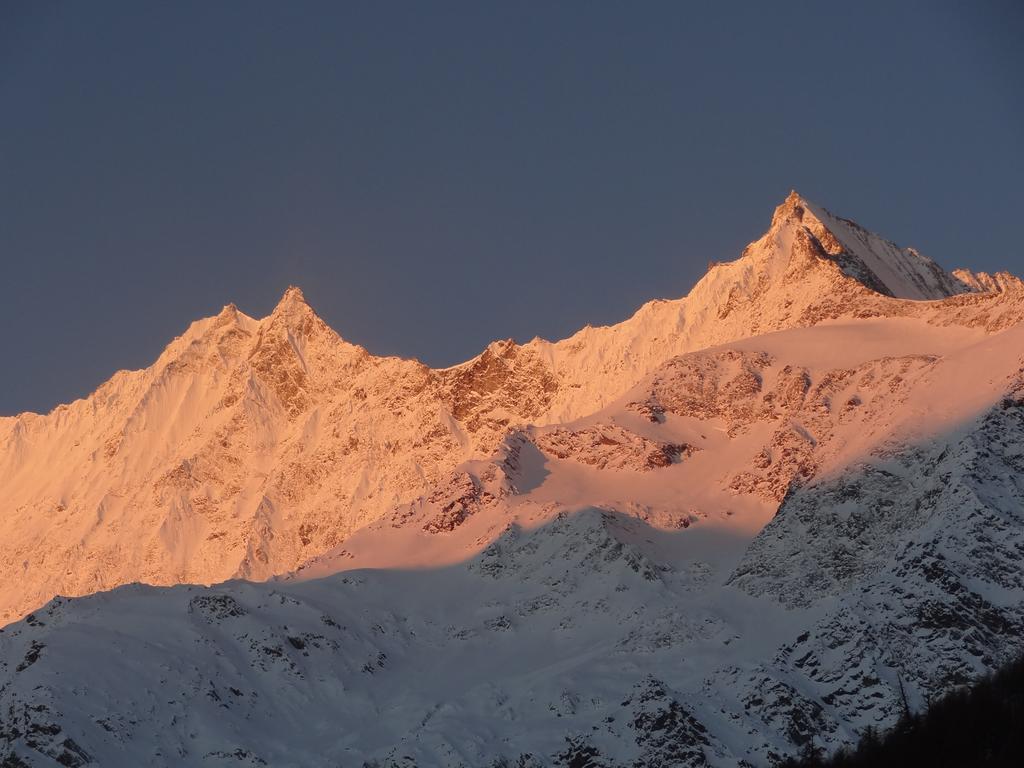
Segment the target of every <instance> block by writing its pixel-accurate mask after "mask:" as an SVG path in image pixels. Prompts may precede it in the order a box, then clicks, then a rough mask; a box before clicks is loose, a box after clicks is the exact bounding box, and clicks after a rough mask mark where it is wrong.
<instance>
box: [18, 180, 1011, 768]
mask: <svg viewBox="0 0 1024 768" xmlns="http://www.w3.org/2000/svg"><path fill="white" fill-rule="evenodd" d="M1022 299H1024V292H1022V291H1021V287H1020V284H1019V281H1017V280H1016V279H1015V278H1012V277H1011V276H1009V275H998V276H994V277H993V276H988V275H974V274H970V273H966V272H957V273H955V274H948V273H946V272H944V271H943V270H941V269H940V268H939V267H938V266H936V265H935V264H934V263H932V262H930V261H928V260H927V259H925V258H924V257H922V256H920V255H919V254H917V253H916V252H914V251H912V250H910V249H900V248H898V247H897V246H895V245H893V244H891V243H889V242H887V241H885V240H882V239H881V238H878V237H877V236H875V235H872V234H870V233H868V232H866V231H865V230H863V229H861V228H860V227H858V226H857V225H855V224H853V223H851V222H848V221H845V220H843V219H839V218H838V217H835V216H833V215H832V214H829V213H827V212H826V211H824V210H823V209H820V208H818V207H815V206H813V205H811V204H809V203H807V202H806V201H804V200H802V199H801V198H800V197H799V196H797V195H795V194H793V195H791V196H790V197H789V198H787V200H786V201H785V202H784V203H783V205H781V206H780V207H779V208H778V209H777V210H776V213H775V216H774V217H773V221H772V225H771V228H770V229H769V231H768V232H767V233H766V234H765V235H764V237H762V238H761V239H760V240H758V241H757V242H756V243H753V244H752V245H751V246H749V247H748V248H747V250H746V251H745V252H744V255H743V256H742V257H741V258H740V259H739V260H737V261H736V262H732V263H730V264H723V265H717V266H715V267H713V268H712V269H711V270H710V271H709V272H708V274H707V275H706V276H705V277H704V279H703V280H701V282H699V283H698V284H697V286H695V287H694V289H693V290H692V291H691V293H690V294H689V295H688V296H687V297H686V298H684V299H680V300H677V301H661V302H653V303H651V304H648V305H645V306H644V307H643V308H641V309H640V310H639V311H638V313H637V314H636V315H634V317H632V318H630V319H629V320H627V321H625V322H623V323H622V324H620V325H617V326H612V327H608V328H588V329H585V330H583V331H581V332H580V333H578V334H576V335H575V336H573V337H571V338H570V339H567V340H564V341H561V342H556V343H550V342H546V341H542V340H534V341H532V342H529V343H528V344H525V345H521V346H520V345H516V344H513V343H511V342H500V343H495V344H492V345H491V346H490V347H489V348H488V349H487V350H486V351H485V352H484V353H483V354H482V355H481V356H480V357H478V358H475V359H474V360H471V361H469V362H467V363H465V364H464V365H461V366H456V367H455V368H451V369H446V370H440V371H437V370H431V369H428V368H426V367H424V366H422V365H420V364H419V363H416V362H415V361H403V360H398V359H394V358H375V357H372V356H371V355H369V354H368V353H367V352H365V351H364V350H362V349H361V348H359V347H356V346H354V345H351V344H348V343H346V342H344V341H342V340H341V339H340V338H339V337H338V336H337V335H336V334H334V333H333V331H331V330H330V329H329V328H327V327H326V325H324V324H323V322H322V321H321V320H320V319H319V318H318V317H317V316H316V314H315V313H314V312H313V311H312V310H311V309H310V308H309V307H308V306H307V305H306V304H305V302H304V301H303V299H302V296H301V293H300V292H298V291H297V290H296V289H291V290H290V291H289V292H288V293H287V294H286V295H285V297H284V298H283V299H282V302H281V304H280V305H279V306H278V307H277V308H276V309H275V310H274V312H273V313H272V314H271V315H270V316H269V317H267V318H264V319H263V320H254V319H252V318H248V317H246V316H245V315H243V314H241V313H240V312H238V311H237V310H235V309H234V308H232V307H228V308H226V309H225V310H224V312H222V313H221V315H219V316H218V317H216V318H211V319H209V320H203V321H199V322H198V323H196V324H194V325H193V326H192V327H191V328H190V329H189V331H188V332H187V333H186V334H185V335H184V336H183V337H181V338H179V339H177V340H175V342H173V343H172V344H171V346H170V347H168V349H167V350H166V351H165V352H164V354H163V356H161V358H160V359H159V360H158V362H157V363H156V364H155V365H154V366H152V367H151V368H149V369H146V370H145V371H138V372H127V373H120V374H118V375H117V376H115V377H114V379H112V380H111V381H110V382H108V383H107V384H105V385H104V386H103V387H101V388H100V390H98V391H97V392H96V393H94V394H93V395H92V396H90V398H88V399H86V400H81V401H77V402H76V403H73V404H71V405H70V406H61V407H59V408H58V409H56V410H55V411H53V412H52V413H50V414H49V415H47V416H38V415H32V414H23V415H21V416H19V417H16V418H13V419H5V420H2V421H0V445H3V453H2V454H0V489H2V493H3V496H0V505H2V506H0V514H2V517H0V525H2V529H0V554H2V558H0V567H2V568H3V571H2V581H0V584H2V585H3V599H4V601H5V602H4V605H5V607H6V610H7V611H8V616H9V617H10V618H14V617H16V616H19V615H22V614H23V613H25V612H27V611H32V613H31V614H30V615H29V616H27V617H26V618H24V619H23V620H21V621H18V622H17V623H14V624H11V625H10V626H8V627H7V628H6V629H5V630H4V631H3V633H2V634H0V758H4V757H6V758H7V759H8V760H10V761H12V762H11V764H12V765H20V764H22V763H18V762H13V761H14V760H20V761H23V763H24V764H27V765H31V766H36V765H47V766H49V765H57V764H61V765H78V766H82V765H89V764H96V765H135V764H137V765H197V766H199V765H274V766H279V765H296V766H307V765H314V766H319V765H323V766H335V765H342V766H349V765H355V766H361V765H364V764H365V765H382V766H391V765H395V766H409V765H417V766H492V765H493V766H500V765H521V766H548V765H576V766H579V765H593V766H620V765H621V766H679V765H682V766H698V765H715V766H735V765H739V764H750V765H767V764H769V763H770V762H771V761H772V760H774V759H775V758H777V757H779V756H781V755H785V754H790V753H792V752H794V751H796V750H798V749H799V748H800V747H801V746H802V745H803V744H804V743H805V742H806V741H807V740H808V739H809V738H811V737H812V735H814V737H815V738H816V739H817V740H818V742H819V743H820V744H821V745H823V746H827V747H834V746H836V745H838V744H841V743H844V742H848V741H850V740H851V739H853V738H855V734H856V732H857V731H858V729H861V728H863V727H864V726H866V725H875V726H886V725H888V724H890V723H892V722H893V721H894V719H895V718H896V717H897V716H898V714H899V711H900V707H901V706H902V704H901V696H902V695H901V693H900V688H901V686H902V688H903V690H904V691H905V692H906V694H907V696H908V697H909V699H910V700H911V701H912V702H913V703H914V704H915V705H917V704H918V703H920V702H921V701H923V700H925V699H926V698H927V697H929V696H933V695H935V694H937V693H939V692H941V691H943V690H946V689H948V688H949V687H950V686H951V685H955V684H957V683H959V682H962V681H965V680H969V679H971V678H972V677H973V676H975V675H977V674H978V673H980V672H982V671H984V670H986V669H990V668H992V667H993V666H994V665H995V664H997V663H999V662H1000V661H1001V660H1003V659H1004V658H1006V657H1007V656H1008V655H1010V654H1012V653H1013V652H1014V651H1015V649H1016V645H1017V643H1018V642H1019V641H1018V638H1019V637H1020V636H1021V631H1022V630H1024V578H1022V577H1021V575H1020V574H1021V573H1024V570H1022V569H1021V565H1022V562H1021V560H1022V555H1021V553H1022V552H1024V537H1022V535H1021V534H1022V531H1024V528H1022V524H1024V519H1022V516H1021V513H1020V510H1021V509H1022V508H1024V504H1022V502H1024V493H1022V491H1024V487H1022V486H1021V485H1020V481H1019V478H1020V477H1021V476H1022V475H1021V469H1024V464H1022V461H1024V407H1022V406H1021V402H1022V397H1024V396H1022V394H1021V393H1022V392H1024V379H1022V371H1024V326H1021V325H1019V322H1020V320H1021V312H1022V307H1024V301H1022ZM274 574H281V575H280V576H279V577H278V578H276V579H274V580H272V581H269V582H264V583H253V582H251V581H238V580H236V581H230V582H227V583H224V584H219V585H217V586H214V587H202V586H187V585H181V586H175V587H170V588H155V587H143V586H138V585H135V586H127V587H123V588H120V589H116V590H113V591H111V592H104V593H102V594H95V595H92V596H90V597H85V598H81V599H72V600H68V599H66V598H58V599H56V600H54V601H52V602H50V603H49V604H48V605H46V606H45V607H43V608H38V606H39V605H40V604H42V603H43V602H45V601H46V600H47V599H48V598H49V597H50V596H51V595H52V594H54V593H55V592H57V593H65V594H68V593H75V594H79V593H87V592H96V591H97V590H100V589H103V588H106V587H111V586H115V585H118V584H122V583H125V582H129V581H138V580H144V581H149V582H152V583H155V584H170V583H175V582H201V583H211V582H217V581H222V580H224V579H227V578H232V577H242V578H249V579H252V578H266V577H269V576H271V575H274ZM15 756H16V757H15ZM503 761H504V762H503ZM588 761H589V762H588ZM744 761H745V762H744Z"/></svg>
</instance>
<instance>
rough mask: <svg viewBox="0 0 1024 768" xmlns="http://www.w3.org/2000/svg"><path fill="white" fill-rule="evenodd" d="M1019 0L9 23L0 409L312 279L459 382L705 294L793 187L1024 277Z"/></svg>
mask: <svg viewBox="0 0 1024 768" xmlns="http://www.w3.org/2000/svg"><path fill="white" fill-rule="evenodd" d="M1022 9H1024V3H1020V2H983V1H982V2H971V3H966V2H964V3H945V2H939V1H938V0H934V1H931V2H922V3H900V2H895V3H894V2H884V3H863V2H856V3H853V2H843V3H831V4H830V3H817V2H815V3H785V2H772V3H761V2H748V3H737V4H732V3H701V4H697V3H682V2H673V3H654V2H646V3H626V2H621V3H620V2H610V1H609V2H600V3H594V2H580V3H575V2H557V3H539V2H526V3H518V2H517V3H512V2H509V3H504V4H500V5H499V4H494V3H488V2H467V3H448V2H429V3H414V2H403V3H392V2H367V3H350V4H347V3H335V2H331V3H323V4H320V3H313V2H299V3H269V2H268V3H260V2H237V3H234V2H215V3H208V2H195V3H191V2H175V3H145V2H142V3H140V2H134V1H133V2H125V3H118V2H97V3H76V2H67V3H52V2H38V3H37V2H31V3H30V2H22V3H15V2H2V3H0V288H2V301H0V328H2V333H0V371H2V374H0V414H11V413H15V412H18V411H21V410H25V409H32V410H41V411H45V410H48V409H49V408H51V407H52V406H53V405H55V404H57V403H58V402H65V401H69V400H72V399H74V398H76V397H81V396H84V395H86V394H87V393H89V392H90V391H91V390H92V389H94V388H95V387H96V386H97V385H98V384H100V383H101V382H102V381H104V380H105V379H107V378H108V377H109V376H110V375H111V374H112V373H113V372H114V371H115V370H117V369H118V368H135V367H142V366H145V365H148V364H149V363H150V362H152V360H154V359H155V358H156V356H157V355H158V354H159V352H160V351H161V350H162V349H163V347H164V346H165V345H166V343H167V342H168V341H169V340H170V339H171V338H173V337H174V336H175V335H177V334H179V333H181V332H182V331H183V330H184V328H185V327H186V326H187V325H188V323H189V322H190V321H191V320H193V319H195V318H198V317H201V316H205V315H210V314H214V313H216V312H217V311H218V310H219V309H220V307H221V306H222V305H223V304H226V303H227V302H230V301H234V302H235V303H236V304H238V305H239V306H240V307H241V308H242V309H243V310H244V311H246V312H248V313H249V314H251V315H255V316H262V315H264V314H266V313H267V312H269V310H270V309H271V308H272V307H273V305H274V304H275V302H276V300H277V299H278V297H279V296H280V294H281V293H282V292H283V291H284V289H285V288H286V287H287V286H288V285H289V284H291V283H295V284H298V285H301V286H302V288H303V289H304V291H305V293H306V297H307V299H308V300H309V301H310V303H311V304H313V306H314V307H316V309H317V310H318V311H319V313H320V314H321V315H322V316H323V317H324V319H325V320H327V322H328V323H330V324H331V325H332V326H333V327H334V328H335V329H336V330H337V331H338V332H339V333H340V334H341V335H342V336H343V337H345V338H347V339H349V340H352V341H355V342H358V343H360V344H363V345H364V346H366V347H367V348H368V349H369V350H370V351H371V352H375V353H378V354H384V353H389V354H401V355H405V356H416V357H419V358H420V359H422V360H423V361H425V362H427V363H429V364H432V365H449V364H452V363H455V362H458V361H461V360H463V359H466V358H468V357H471V356H472V355H474V354H476V353H477V352H478V351H479V350H480V349H481V348H482V347H483V346H484V345H485V344H486V343H487V342H488V341H490V340H491V339H494V338H506V337H514V338H516V339H517V340H520V341H525V340H527V339H529V338H531V337H532V336H534V335H541V336H545V337H548V338H558V337H562V336H565V335H568V334H569V333H571V332H572V331H574V330H576V329H577V328H578V327H580V326H582V325H584V324H586V323H588V322H590V323H593V324H603V323H610V322H615V321H618V320H620V319H622V318H624V317H626V316H628V315H629V314H630V313H631V312H632V311H633V310H634V309H635V308H636V307H637V306H638V305H639V304H641V303H642V302H643V301H645V300H647V299H650V298H655V297H676V296H680V295H683V294H685V293H686V292H687V290H689V288H690V286H691V285H692V284H693V283H694V281H695V280H697V279H698V278H699V277H700V276H701V274H702V273H703V271H704V269H705V266H706V264H707V262H708V261H709V260H726V259H732V258H735V257H736V256H738V255H739V252H740V250H741V249H742V247H743V246H744V245H745V244H746V243H747V242H749V241H751V240H753V239H755V238H756V237H757V236H758V235H760V233H761V232H762V231H763V230H764V229H765V228H766V227H767V225H768V222H769V220H770V217H771V212H772V209H773V207H774V206H775V205H776V204H778V203H779V202H780V201H781V200H782V199H783V198H784V197H785V195H786V193H787V192H788V191H789V190H790V188H796V189H798V190H799V191H800V192H801V193H803V194H804V195H805V196H806V197H808V198H809V199H811V200H813V201H815V202H818V203H820V204H821V205H824V206H826V207H828V208H830V209H832V210H834V211H836V212H837V213H839V214H841V215H843V216H846V217H849V218H853V219H856V220H857V221H859V222H860V223H862V224H863V225H865V226H867V227H868V228H870V229H873V230H875V231H877V232H879V233H881V234H884V235H886V236H888V237H890V238H892V239H895V240H896V241H898V242H900V243H903V244H907V245H914V246H916V247H918V248H919V249H920V250H922V251H923V252H924V253H926V254H928V255H930V256H932V258H934V259H936V260H937V261H938V262H939V263H940V264H942V265H943V266H946V267H949V268H952V267H955V266H961V265H965V266H970V267H972V268H975V269H984V270H998V269H1010V270H1011V271H1015V272H1017V273H1024V245H1022V242H1024V241H1022V237H1021V219H1022V214H1024V191H1022V180H1024V46H1021V45H1020V44H1019V41H1020V40H1021V39H1024V11H1022Z"/></svg>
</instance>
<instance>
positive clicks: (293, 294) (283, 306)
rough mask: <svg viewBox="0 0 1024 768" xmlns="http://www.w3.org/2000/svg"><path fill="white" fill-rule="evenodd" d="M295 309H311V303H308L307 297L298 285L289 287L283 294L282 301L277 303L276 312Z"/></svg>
mask: <svg viewBox="0 0 1024 768" xmlns="http://www.w3.org/2000/svg"><path fill="white" fill-rule="evenodd" d="M294 307H309V303H308V302H307V301H306V295H305V294H304V293H303V292H302V289H301V288H299V286H297V285H289V286H288V288H287V290H285V292H284V293H283V294H282V296H281V300H280V301H278V302H277V306H276V307H274V312H275V313H276V312H277V311H278V310H287V309H291V308H294Z"/></svg>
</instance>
